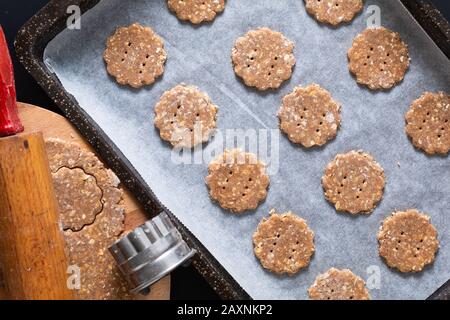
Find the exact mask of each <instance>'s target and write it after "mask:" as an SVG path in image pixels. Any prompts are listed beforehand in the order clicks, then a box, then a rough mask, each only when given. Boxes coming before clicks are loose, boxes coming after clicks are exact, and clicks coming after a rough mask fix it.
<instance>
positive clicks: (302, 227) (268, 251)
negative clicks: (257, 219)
mask: <svg viewBox="0 0 450 320" xmlns="http://www.w3.org/2000/svg"><path fill="white" fill-rule="evenodd" d="M253 247H254V252H255V255H256V257H257V258H258V259H259V261H260V262H261V265H262V266H263V267H264V268H265V269H268V270H270V271H272V272H274V273H279V274H284V273H286V274H289V275H294V274H296V273H298V272H299V271H300V270H301V269H303V268H306V267H307V266H308V265H309V263H310V261H311V257H312V255H313V254H314V251H315V247H314V232H313V231H312V230H311V229H310V228H309V227H308V225H307V223H306V221H305V220H303V219H302V218H300V217H298V216H296V215H295V214H293V213H292V212H287V213H283V214H277V213H276V212H275V210H272V211H271V213H270V217H269V218H267V219H264V220H263V221H262V222H261V223H260V224H259V226H258V229H257V230H256V232H255V233H254V235H253Z"/></svg>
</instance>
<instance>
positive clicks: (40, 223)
mask: <svg viewBox="0 0 450 320" xmlns="http://www.w3.org/2000/svg"><path fill="white" fill-rule="evenodd" d="M0 203H1V204H2V205H1V206H0V269H1V272H2V278H3V283H4V287H5V288H6V295H7V297H6V298H8V299H20V300H22V299H25V300H31V299H33V300H34V299H73V295H72V291H70V290H69V289H68V288H67V274H66V272H67V260H66V255H65V251H64V246H65V242H64V238H63V234H62V230H61V227H60V225H59V213H58V205H57V203H56V199H55V196H54V193H53V184H52V178H51V175H50V170H49V166H48V160H47V155H46V151H45V144H44V139H43V137H42V134H41V133H32V134H26V135H17V136H12V137H9V138H1V139H0Z"/></svg>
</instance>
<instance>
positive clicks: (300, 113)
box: [278, 84, 341, 148]
mask: <svg viewBox="0 0 450 320" xmlns="http://www.w3.org/2000/svg"><path fill="white" fill-rule="evenodd" d="M340 108H341V106H340V104H339V103H338V102H336V101H335V100H333V98H332V97H331V94H330V93H329V92H328V91H327V90H325V89H323V88H321V87H320V86H319V85H316V84H313V85H310V86H308V87H306V88H302V87H296V88H295V89H294V91H293V92H292V93H290V94H288V95H286V96H285V97H284V98H283V104H282V106H281V108H280V110H279V111H278V118H279V120H280V129H281V131H283V132H284V133H285V134H286V136H287V137H288V139H289V140H291V141H292V142H293V143H297V144H301V145H303V146H304V147H306V148H310V147H314V146H323V145H324V144H326V143H327V142H328V141H330V140H332V139H334V138H335V137H336V135H337V131H338V129H339V126H340V123H341V115H340Z"/></svg>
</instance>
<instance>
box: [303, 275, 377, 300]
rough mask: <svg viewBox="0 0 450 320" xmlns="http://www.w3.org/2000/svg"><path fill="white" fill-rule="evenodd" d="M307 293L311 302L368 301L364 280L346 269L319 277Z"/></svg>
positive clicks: (368, 295) (368, 296)
mask: <svg viewBox="0 0 450 320" xmlns="http://www.w3.org/2000/svg"><path fill="white" fill-rule="evenodd" d="M308 293H309V297H310V299H311V300H370V294H369V291H368V290H367V288H366V284H365V282H364V280H363V279H362V278H360V277H358V276H356V275H355V274H354V273H353V272H351V271H350V270H348V269H345V270H338V269H336V268H331V269H330V270H328V271H327V272H325V273H324V274H321V275H319V276H318V277H317V278H316V281H315V282H314V284H313V285H312V286H311V287H310V288H309V289H308Z"/></svg>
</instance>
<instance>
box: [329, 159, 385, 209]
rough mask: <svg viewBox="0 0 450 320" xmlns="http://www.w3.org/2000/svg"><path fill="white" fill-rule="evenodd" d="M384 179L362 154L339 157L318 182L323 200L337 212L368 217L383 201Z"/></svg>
mask: <svg viewBox="0 0 450 320" xmlns="http://www.w3.org/2000/svg"><path fill="white" fill-rule="evenodd" d="M385 181H386V179H385V175H384V170H383V168H382V167H381V166H380V165H379V164H378V163H377V162H376V161H375V160H374V158H373V157H372V156H370V155H368V154H366V153H364V152H362V151H351V152H349V153H347V154H339V155H337V156H336V158H335V159H334V160H333V161H332V162H331V163H330V164H328V166H327V168H326V169H325V175H324V176H323V178H322V186H323V189H324V192H325V198H326V199H327V200H328V201H329V202H331V203H332V204H334V206H335V208H336V210H337V211H339V212H348V213H351V214H353V215H357V214H369V213H371V212H372V211H373V210H374V209H375V208H376V206H377V204H378V203H379V202H380V201H381V199H382V198H383V192H384V186H385Z"/></svg>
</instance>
